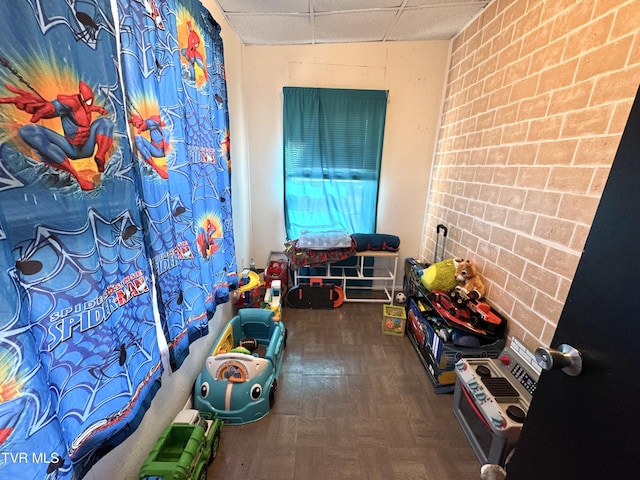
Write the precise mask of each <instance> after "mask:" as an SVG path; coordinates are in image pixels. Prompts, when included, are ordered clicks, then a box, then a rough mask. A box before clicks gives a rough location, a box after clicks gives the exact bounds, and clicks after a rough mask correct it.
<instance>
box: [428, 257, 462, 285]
mask: <svg viewBox="0 0 640 480" xmlns="http://www.w3.org/2000/svg"><path fill="white" fill-rule="evenodd" d="M420 282H421V283H422V285H424V286H425V288H426V289H427V290H429V291H431V290H444V291H447V290H451V289H452V288H455V287H456V285H457V284H458V282H457V281H456V260H454V259H453V258H449V259H447V260H442V261H441V262H436V263H432V264H431V265H429V266H428V267H427V268H425V269H424V272H422V276H421V277H420Z"/></svg>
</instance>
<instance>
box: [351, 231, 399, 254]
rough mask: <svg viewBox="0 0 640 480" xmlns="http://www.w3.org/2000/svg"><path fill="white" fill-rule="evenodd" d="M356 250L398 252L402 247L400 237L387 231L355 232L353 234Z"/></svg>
mask: <svg viewBox="0 0 640 480" xmlns="http://www.w3.org/2000/svg"><path fill="white" fill-rule="evenodd" d="M352 237H353V239H354V241H355V244H356V252H363V251H365V250H374V251H384V252H397V251H398V250H399V249H400V237H397V236H396V235H388V234H385V233H354V234H353V235H352Z"/></svg>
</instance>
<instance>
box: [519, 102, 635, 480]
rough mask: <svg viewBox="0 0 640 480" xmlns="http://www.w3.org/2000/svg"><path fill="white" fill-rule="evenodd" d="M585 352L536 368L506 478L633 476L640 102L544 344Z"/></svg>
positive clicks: (581, 479)
mask: <svg viewBox="0 0 640 480" xmlns="http://www.w3.org/2000/svg"><path fill="white" fill-rule="evenodd" d="M561 344H569V345H571V346H573V347H575V348H576V349H578V350H579V351H581V352H582V357H583V370H582V373H581V374H580V375H579V376H575V377H571V376H568V375H566V374H565V373H563V372H562V371H560V370H551V371H548V372H543V373H542V375H541V378H540V382H539V384H538V389H537V391H536V393H535V395H534V398H533V401H532V403H531V408H530V410H529V413H528V416H527V420H526V424H525V426H524V428H523V431H522V434H521V436H520V439H519V441H518V446H517V447H516V450H515V453H514V455H513V457H512V459H511V461H510V462H509V464H508V468H507V478H508V480H527V479H532V480H533V479H536V480H539V479H548V480H552V479H563V480H570V479H580V480H586V479H599V480H601V479H610V478H619V479H622V478H640V442H639V439H640V383H639V380H640V373H639V372H640V100H639V99H638V97H636V101H635V103H634V105H633V107H632V110H631V114H630V116H629V120H628V123H627V126H626V128H625V131H624V133H623V136H622V139H621V143H620V146H619V147H618V152H617V154H616V157H615V160H614V162H613V166H612V169H611V173H610V175H609V179H608V181H607V184H606V187H605V190H604V192H603V195H602V199H601V201H600V204H599V207H598V210H597V212H596V216H595V219H594V222H593V226H592V228H591V231H590V233H589V237H588V239H587V242H586V245H585V249H584V252H583V254H582V257H581V259H580V262H579V265H578V269H577V272H576V275H575V278H574V281H573V283H572V286H571V289H570V292H569V295H568V298H567V302H566V304H565V306H564V310H563V312H562V315H561V317H560V321H559V324H558V328H557V330H556V333H555V336H554V338H553V342H552V344H551V347H553V348H556V347H557V346H558V345H561Z"/></svg>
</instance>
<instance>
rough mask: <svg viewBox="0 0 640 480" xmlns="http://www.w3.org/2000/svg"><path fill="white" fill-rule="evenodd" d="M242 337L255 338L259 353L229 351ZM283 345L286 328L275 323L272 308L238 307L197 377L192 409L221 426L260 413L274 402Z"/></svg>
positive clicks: (238, 421)
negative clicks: (210, 417) (236, 312)
mask: <svg viewBox="0 0 640 480" xmlns="http://www.w3.org/2000/svg"><path fill="white" fill-rule="evenodd" d="M247 338H251V339H255V340H256V341H257V343H258V350H259V351H262V352H263V355H258V354H257V353H253V354H247V353H241V352H238V351H234V350H236V349H237V346H238V345H239V342H240V340H242V339H247ZM285 344H286V329H285V327H284V325H283V324H282V322H281V321H274V312H273V311H272V310H264V309H255V308H246V309H241V310H239V312H238V315H236V316H235V317H233V318H232V319H231V320H230V321H229V323H228V324H227V325H226V326H225V328H224V329H223V330H222V332H221V333H220V335H219V337H218V339H217V341H216V343H215V344H214V347H213V350H212V352H211V355H210V356H209V357H207V359H206V361H205V364H204V367H203V369H202V371H201V372H200V374H199V375H198V378H197V379H196V382H195V385H194V395H193V399H194V401H193V404H194V407H195V408H196V409H198V410H199V411H201V412H206V413H210V414H211V415H214V416H217V417H218V418H221V419H222V420H224V422H225V424H232V425H233V424H243V423H249V422H253V421H256V420H259V419H261V418H262V417H264V416H265V415H266V414H267V413H269V411H270V409H271V407H272V406H273V403H274V401H275V396H276V389H277V384H278V377H279V376H280V370H281V368H282V361H283V357H284V347H285ZM240 350H242V349H240Z"/></svg>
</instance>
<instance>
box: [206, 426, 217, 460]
mask: <svg viewBox="0 0 640 480" xmlns="http://www.w3.org/2000/svg"><path fill="white" fill-rule="evenodd" d="M219 445H220V430H218V431H217V432H216V433H214V434H213V438H212V439H211V455H209V461H208V462H207V465H211V464H212V463H213V461H214V460H215V458H216V455H217V454H218V446H219Z"/></svg>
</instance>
